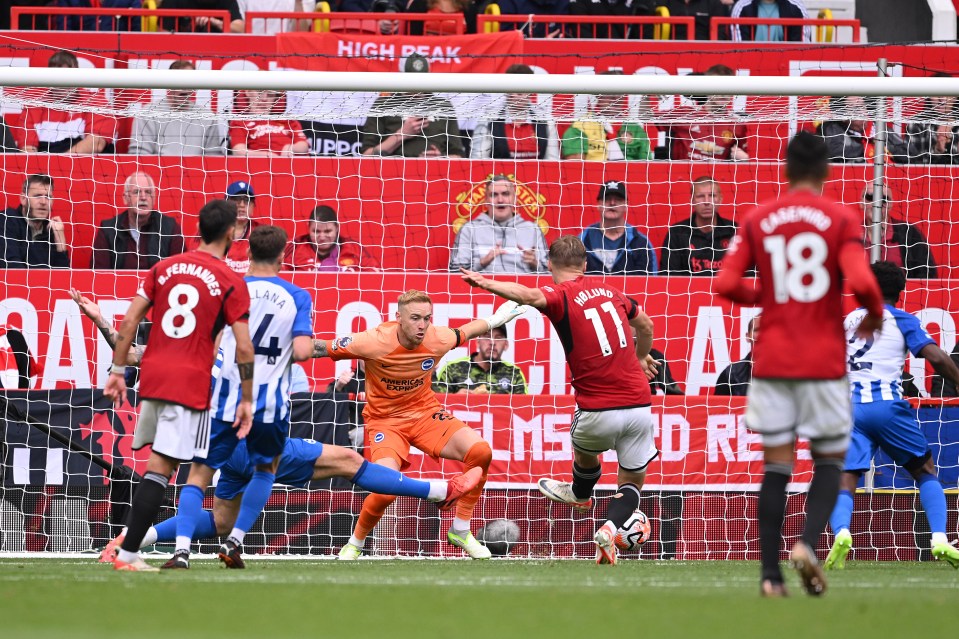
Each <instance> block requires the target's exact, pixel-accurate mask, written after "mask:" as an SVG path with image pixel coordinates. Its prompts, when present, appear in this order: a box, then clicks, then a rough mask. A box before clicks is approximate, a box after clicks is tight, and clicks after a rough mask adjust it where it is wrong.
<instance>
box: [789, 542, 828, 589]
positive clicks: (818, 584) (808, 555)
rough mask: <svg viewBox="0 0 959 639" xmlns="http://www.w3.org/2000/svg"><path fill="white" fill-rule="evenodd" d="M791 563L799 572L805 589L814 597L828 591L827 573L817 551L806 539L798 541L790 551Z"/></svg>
mask: <svg viewBox="0 0 959 639" xmlns="http://www.w3.org/2000/svg"><path fill="white" fill-rule="evenodd" d="M789 564H790V565H791V566H792V567H793V568H795V569H796V572H798V573H799V579H800V580H801V581H802V587H803V590H805V591H806V592H807V593H808V594H810V595H812V596H813V597H819V596H820V595H822V594H823V593H824V592H826V574H825V573H824V572H823V571H822V566H820V565H819V560H818V559H817V558H816V553H815V552H813V550H812V548H810V547H809V546H808V545H806V542H804V541H797V542H796V545H795V546H793V549H792V552H791V553H789Z"/></svg>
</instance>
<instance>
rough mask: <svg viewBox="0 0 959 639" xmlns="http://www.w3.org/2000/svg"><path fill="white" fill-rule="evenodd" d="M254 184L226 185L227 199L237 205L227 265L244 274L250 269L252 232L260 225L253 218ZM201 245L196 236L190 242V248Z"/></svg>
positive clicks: (245, 182) (233, 183)
mask: <svg viewBox="0 0 959 639" xmlns="http://www.w3.org/2000/svg"><path fill="white" fill-rule="evenodd" d="M255 197H256V195H255V194H254V193H253V185H252V184H250V183H249V182H247V181H244V180H240V181H238V182H232V183H231V184H230V185H229V186H228V187H226V200H227V201H228V202H233V204H234V205H235V206H236V228H235V230H234V231H233V244H231V245H230V250H229V251H227V253H226V258H225V261H226V263H227V265H228V266H229V267H230V268H231V269H233V270H234V271H236V272H237V273H243V274H244V275H245V274H246V272H247V271H248V270H249V269H250V233H251V232H252V231H253V229H255V228H256V227H258V226H259V225H260V223H259V222H258V221H256V220H255V219H253V211H254V209H255V205H254V198H255ZM199 246H200V238H199V237H195V238H193V240H192V241H191V242H190V246H189V248H190V249H195V248H197V247H199Z"/></svg>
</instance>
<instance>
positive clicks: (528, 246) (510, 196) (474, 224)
mask: <svg viewBox="0 0 959 639" xmlns="http://www.w3.org/2000/svg"><path fill="white" fill-rule="evenodd" d="M547 252H548V248H547V246H546V238H545V237H544V236H543V231H542V229H540V227H539V225H538V224H536V223H535V222H531V221H530V220H525V219H523V218H522V216H520V215H519V213H517V212H516V184H515V183H514V182H513V180H511V179H510V178H509V177H508V176H506V175H494V176H493V177H491V178H490V179H489V181H488V182H487V183H486V211H485V212H483V213H481V214H479V215H477V216H476V217H475V218H473V219H472V220H470V221H469V222H467V223H466V224H464V225H463V227H462V228H461V229H460V230H459V233H457V235H456V239H455V241H454V243H453V253H452V255H451V256H450V270H451V271H453V272H458V271H459V270H460V268H465V269H469V270H471V271H479V272H482V273H545V272H546V270H547V269H546V257H547Z"/></svg>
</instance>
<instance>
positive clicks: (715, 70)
mask: <svg viewBox="0 0 959 639" xmlns="http://www.w3.org/2000/svg"><path fill="white" fill-rule="evenodd" d="M703 75H719V76H727V77H731V76H734V75H736V72H735V71H733V70H732V69H731V68H730V67H727V66H726V65H725V64H714V65H713V66H711V67H709V68H708V69H706V70H705V71H704V72H703Z"/></svg>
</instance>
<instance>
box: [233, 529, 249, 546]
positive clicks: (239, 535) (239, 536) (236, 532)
mask: <svg viewBox="0 0 959 639" xmlns="http://www.w3.org/2000/svg"><path fill="white" fill-rule="evenodd" d="M244 536H246V533H245V532H244V531H242V530H240V529H239V528H234V529H233V530H231V531H230V537H229V539H232V540H233V541H235V542H236V545H237V546H239V545H240V544H242V543H243V537H244Z"/></svg>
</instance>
